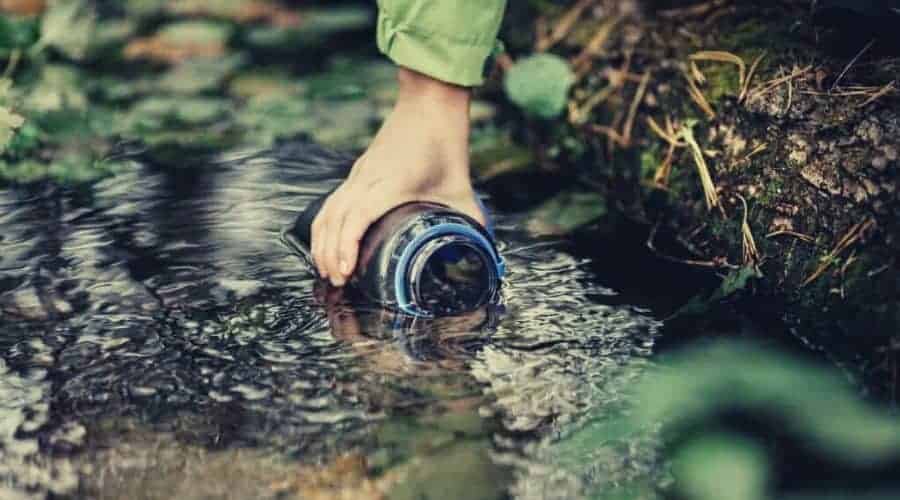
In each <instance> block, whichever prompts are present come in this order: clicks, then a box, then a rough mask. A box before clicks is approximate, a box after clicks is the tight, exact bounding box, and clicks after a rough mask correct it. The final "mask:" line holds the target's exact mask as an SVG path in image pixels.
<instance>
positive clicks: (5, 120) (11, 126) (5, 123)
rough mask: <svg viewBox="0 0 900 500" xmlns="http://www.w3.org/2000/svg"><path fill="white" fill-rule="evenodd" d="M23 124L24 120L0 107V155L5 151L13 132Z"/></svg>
mask: <svg viewBox="0 0 900 500" xmlns="http://www.w3.org/2000/svg"><path fill="white" fill-rule="evenodd" d="M23 123H25V119H24V118H22V117H21V116H19V115H17V114H15V113H13V112H12V111H11V110H9V109H8V108H5V107H3V106H0V153H2V152H4V151H5V150H6V146H7V145H9V143H10V141H11V140H12V138H13V134H14V133H15V130H16V129H17V128H19V127H21V126H22V124H23Z"/></svg>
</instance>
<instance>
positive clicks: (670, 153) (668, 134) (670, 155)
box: [647, 115, 687, 188]
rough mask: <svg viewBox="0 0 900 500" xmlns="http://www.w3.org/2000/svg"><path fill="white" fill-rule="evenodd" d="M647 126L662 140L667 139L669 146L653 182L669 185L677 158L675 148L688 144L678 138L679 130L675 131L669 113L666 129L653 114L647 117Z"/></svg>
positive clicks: (657, 184)
mask: <svg viewBox="0 0 900 500" xmlns="http://www.w3.org/2000/svg"><path fill="white" fill-rule="evenodd" d="M647 126H648V127H649V128H650V130H651V131H653V132H654V133H655V134H656V135H658V136H659V137H660V138H661V139H662V140H664V141H666V143H667V144H668V146H669V148H668V150H667V151H666V156H665V158H663V161H662V163H661V164H660V165H659V167H658V168H657V169H656V173H655V174H654V175H653V184H655V185H656V186H658V187H663V188H665V187H668V185H669V176H670V175H671V174H672V164H673V162H674V160H675V150H676V149H678V148H683V147H686V146H687V143H685V142H682V141H680V140H679V139H678V132H676V131H675V124H674V123H673V122H672V119H671V118H670V117H669V116H668V115H667V116H666V129H665V130H663V129H662V127H660V126H659V124H658V123H656V120H654V119H653V117H652V116H648V117H647Z"/></svg>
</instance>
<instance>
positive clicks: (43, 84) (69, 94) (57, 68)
mask: <svg viewBox="0 0 900 500" xmlns="http://www.w3.org/2000/svg"><path fill="white" fill-rule="evenodd" d="M23 104H24V106H25V108H26V109H27V110H28V111H31V112H35V113H49V112H53V111H62V110H78V111H83V110H85V109H87V106H88V100H87V96H86V95H85V93H84V91H83V90H82V82H81V74H80V73H78V72H77V71H76V70H75V69H73V68H71V67H68V66H62V65H57V64H51V65H47V66H44V68H43V69H42V72H41V78H40V80H39V81H38V83H37V84H36V85H35V86H34V87H33V88H32V89H31V91H30V92H29V93H28V95H27V96H26V97H25V102H24V103H23Z"/></svg>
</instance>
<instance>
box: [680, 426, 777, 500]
mask: <svg viewBox="0 0 900 500" xmlns="http://www.w3.org/2000/svg"><path fill="white" fill-rule="evenodd" d="M672 472H673V475H674V476H675V486H676V488H677V489H678V490H679V491H680V492H681V494H682V495H683V496H682V498H690V499H692V500H763V499H765V498H768V496H767V495H766V493H767V492H766V490H767V486H768V481H769V462H768V458H767V456H766V453H765V451H764V450H762V449H761V448H760V447H759V445H757V444H756V443H754V442H752V441H748V440H746V439H742V438H739V437H736V436H729V435H711V436H704V437H702V438H700V439H697V440H694V441H692V442H690V443H688V445H687V446H684V447H683V448H681V449H679V450H678V453H677V455H676V457H675V459H674V465H673V471H672Z"/></svg>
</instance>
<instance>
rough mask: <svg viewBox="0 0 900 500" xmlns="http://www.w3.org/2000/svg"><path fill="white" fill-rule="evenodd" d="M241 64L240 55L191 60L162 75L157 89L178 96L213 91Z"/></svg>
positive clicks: (241, 58) (242, 59)
mask: <svg viewBox="0 0 900 500" xmlns="http://www.w3.org/2000/svg"><path fill="white" fill-rule="evenodd" d="M243 63H244V58H243V57H241V56H240V55H234V56H231V57H225V58H221V59H191V60H188V61H185V62H184V63H181V64H179V65H178V66H176V67H175V68H173V69H171V70H170V71H169V72H168V73H166V74H165V75H163V76H162V78H160V80H159V88H160V89H161V90H165V91H169V92H173V93H178V94H199V93H201V92H206V91H209V90H215V89H217V88H218V87H219V86H220V85H221V84H222V83H223V82H224V81H225V79H226V78H228V77H229V76H230V75H231V74H232V73H234V71H235V70H236V69H237V68H238V67H240V66H241V64H243Z"/></svg>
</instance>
